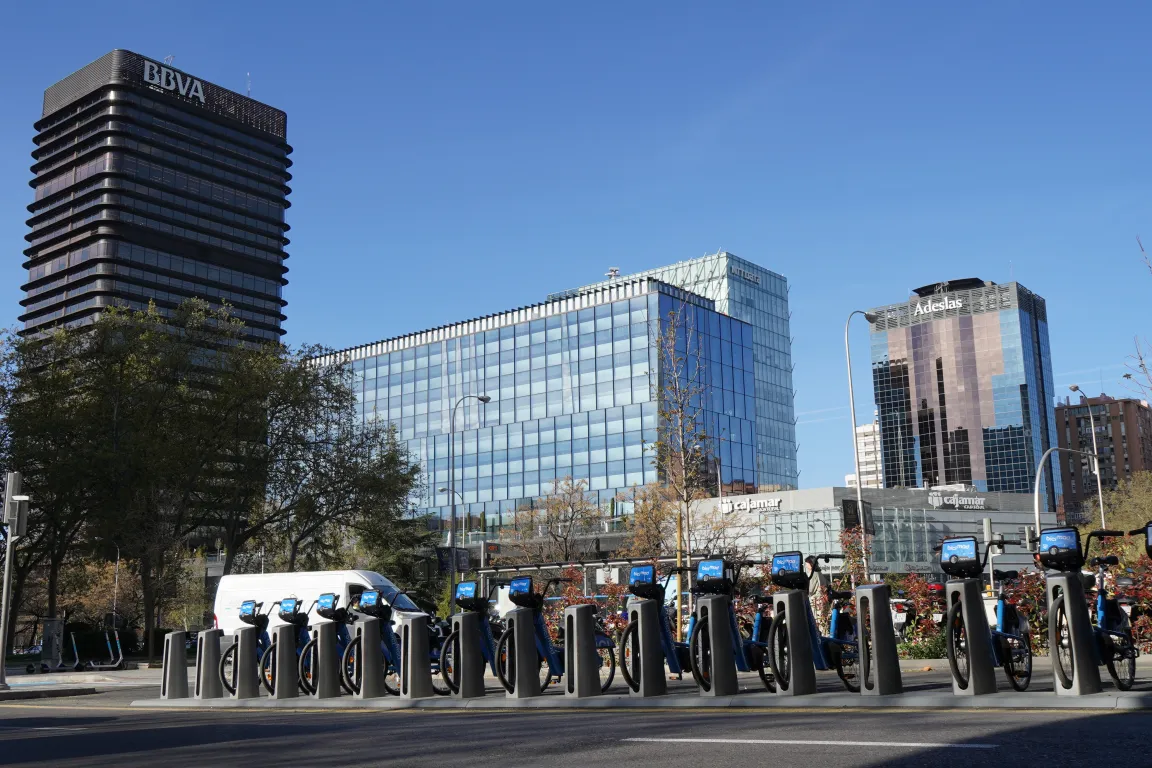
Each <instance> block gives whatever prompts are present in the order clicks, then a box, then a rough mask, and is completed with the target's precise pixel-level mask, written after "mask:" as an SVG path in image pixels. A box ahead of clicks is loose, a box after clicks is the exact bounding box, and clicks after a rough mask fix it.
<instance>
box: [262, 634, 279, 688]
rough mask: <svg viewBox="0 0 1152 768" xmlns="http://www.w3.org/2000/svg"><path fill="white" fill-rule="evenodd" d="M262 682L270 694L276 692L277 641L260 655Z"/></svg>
mask: <svg viewBox="0 0 1152 768" xmlns="http://www.w3.org/2000/svg"><path fill="white" fill-rule="evenodd" d="M260 683H261V684H262V685H263V686H264V690H266V691H268V695H269V696H273V695H275V694H276V643H272V644H271V645H269V646H268V648H267V650H265V651H264V654H263V655H262V656H261V657H260Z"/></svg>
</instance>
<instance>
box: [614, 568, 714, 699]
mask: <svg viewBox="0 0 1152 768" xmlns="http://www.w3.org/2000/svg"><path fill="white" fill-rule="evenodd" d="M679 570H681V571H683V570H687V569H679ZM628 591H629V592H630V593H632V594H633V595H635V596H636V597H639V598H642V599H644V600H653V601H655V602H656V605H657V606H658V611H659V614H660V645H661V647H662V648H663V650H664V661H665V663H666V664H667V665H668V671H669V672H671V673H672V674H674V675H679V676H681V677H683V675H684V670H685V669H688V668H689V667H691V665H692V660H691V655H690V654H689V652H688V643H687V642H680V641H678V640H676V638H675V637H674V636H673V634H672V620H671V618H669V616H668V606H667V605H666V604H665V602H664V600H665V591H666V589H665V585H664V584H661V583H660V582H659V581H658V580H657V579H656V566H654V565H636V566H633V567H632V568H631V569H630V570H629V571H628ZM695 621H696V617H695V616H693V617H692V618H691V619H690V621H689V624H688V636H689V637H691V636H692V627H693V626H694V624H695ZM638 632H639V628H638V627H637V626H636V625H635V624H633V623H632V622H631V621H630V622H628V625H627V626H626V627H624V631H623V632H622V633H621V634H620V674H621V675H622V676H623V677H624V682H625V683H626V684H627V685H628V687H629V688H631V689H632V690H634V691H638V690H640V680H639V674H640V668H639V664H638V663H637V662H638V661H639V658H638V655H637V653H636V647H637V643H639V642H640V639H639V636H638V634H637V633H638Z"/></svg>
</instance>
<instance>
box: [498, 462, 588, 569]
mask: <svg viewBox="0 0 1152 768" xmlns="http://www.w3.org/2000/svg"><path fill="white" fill-rule="evenodd" d="M604 519H605V515H604V511H603V510H602V509H601V508H600V507H599V505H597V504H596V503H595V502H594V501H592V498H591V496H590V495H589V493H588V484H587V482H585V481H584V480H573V479H572V478H571V477H565V478H563V479H561V480H553V481H552V488H551V490H550V491H549V492H548V493H547V494H546V495H545V496H543V497H541V498H540V499H539V500H538V501H537V503H536V504H535V505H533V506H532V507H529V508H522V509H519V510H517V511H516V513H515V525H514V526H513V527H512V528H511V529H506V530H505V531H504V532H503V533H502V534H501V539H502V541H505V542H507V543H508V544H509V546H510V549H512V550H516V551H519V552H520V553H521V555H520V557H521V558H522V559H523V560H524V561H525V562H535V563H560V562H564V563H569V562H575V561H577V560H581V559H583V558H585V557H586V556H587V555H589V554H591V553H592V552H595V551H596V550H597V549H598V548H599V540H600V535H601V534H602V533H603V531H604V526H603V523H604Z"/></svg>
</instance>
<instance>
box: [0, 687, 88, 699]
mask: <svg viewBox="0 0 1152 768" xmlns="http://www.w3.org/2000/svg"><path fill="white" fill-rule="evenodd" d="M94 693H96V689H95V688H32V689H30V690H23V691H22V690H10V691H0V701H20V700H23V699H58V698H62V697H64V696H89V695H91V694H94Z"/></svg>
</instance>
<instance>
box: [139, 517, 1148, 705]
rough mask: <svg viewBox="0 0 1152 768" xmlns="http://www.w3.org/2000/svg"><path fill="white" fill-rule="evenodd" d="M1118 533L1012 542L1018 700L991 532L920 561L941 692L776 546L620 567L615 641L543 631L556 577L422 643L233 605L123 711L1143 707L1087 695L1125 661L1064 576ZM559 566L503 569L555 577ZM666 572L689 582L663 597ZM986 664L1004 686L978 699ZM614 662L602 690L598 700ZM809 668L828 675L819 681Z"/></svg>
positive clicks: (1124, 647)
mask: <svg viewBox="0 0 1152 768" xmlns="http://www.w3.org/2000/svg"><path fill="white" fill-rule="evenodd" d="M1149 528H1150V529H1152V524H1150V526H1149ZM1130 533H1132V534H1141V535H1145V537H1146V539H1145V540H1146V547H1147V549H1148V550H1149V553H1150V555H1152V544H1148V543H1147V542H1148V536H1147V534H1148V533H1152V530H1146V529H1141V530H1139V531H1133V532H1130ZM1118 535H1123V534H1122V532H1117V531H1094V532H1092V534H1090V535H1089V537H1088V539H1087V541H1086V542H1085V544H1084V546H1083V548H1082V547H1081V543H1080V539H1079V534H1078V533H1077V532H1076V530H1075V529H1071V528H1060V529H1048V530H1044V531H1042V532H1041V534H1040V535H1039V536H1038V537H1036V539H1033V540H1032V541H1033V542H1034V543H1036V542H1038V543H1039V550H1040V551H1039V558H1038V559H1039V561H1040V562H1041V564H1042V565H1043V567H1044V568H1046V569H1048V571H1049V572H1048V573H1047V584H1048V586H1047V590H1048V598H1049V600H1050V602H1051V604H1052V614H1051V615H1053V616H1055V617H1056V621H1055V622H1054V626H1053V627H1052V628H1050V632H1051V633H1052V644H1053V648H1056V649H1058V652H1057V653H1054V654H1053V660H1052V664H1053V668H1054V671H1055V672H1056V681H1055V689H1056V690H1055V692H1053V691H1052V690H1051V689H1048V690H1043V691H1040V690H1033V691H1026V690H1025V689H1026V688H1027V687H1028V684H1029V681H1030V679H1031V672H1032V654H1031V645H1030V641H1029V640H1028V637H1029V634H1028V626H1027V623H1026V622H1025V621H1024V619H1023V616H1021V615H1018V614H1017V613H1016V611H1015V609H1014V608H1013V607H1012V606H1011V605H1010V603H1008V601H1007V600H1006V598H1005V596H1004V584H1006V583H1010V582H1011V581H1012V580H1013V579H1015V578H1017V577H1018V574H1017V573H1016V572H1014V571H996V570H992V571H991V574H990V575H991V582H992V585H993V586H995V585H996V584H997V583H999V584H1000V592H999V594H998V598H997V602H996V613H995V621H994V622H993V621H991V620H990V618H989V615H988V613H987V609H986V607H985V602H984V599H983V594H982V592H983V582H982V575H983V574H984V572H985V569H986V567H987V565H988V561H989V559H990V557H991V556H992V555H993V554H994V550H992V547H997V548H999V549H1000V550H1001V551H1002V550H1003V547H1005V546H1007V545H1013V544H1015V545H1021V546H1026V545H1027V542H1020V541H1005V540H1004V539H1003V537H1002V536H1001V537H999V538H997V539H995V540H993V541H989V542H987V544H986V549H985V552H984V554H983V557H982V556H981V552H980V543H979V541H978V540H977V538H976V537H972V536H969V537H957V538H950V539H946V540H944V541H943V542H941V544H940V547H939V550H940V567H941V569H942V570H943V571H944V572H945V573H946V574H947V575H948V576H949V581H948V583H947V585H946V594H947V606H948V607H947V619H946V620H945V631H946V633H947V635H946V643H947V647H948V656H949V659H948V663H949V668H950V672H951V678H952V681H951V682H952V685H951V690H948V689H947V688H943V687H939V688H937V689H935V690H933V689H921V690H906V688H905V683H904V680H903V676H902V673H901V666H900V661H899V659H898V655H897V647H896V642H897V640H896V634H895V631H894V628H893V620H892V607H891V592H890V589H889V587H888V586H887V585H885V584H863V585H859V586H857V587H856V588H855V589H854V590H850V591H838V590H835V589H832V588H830V587H827V586H822V587H819V589H820V590H822V591H823V592H824V593H825V596H826V597H827V600H828V607H829V616H828V626H827V631H828V634H827V635H824V634H821V630H820V628H819V625H818V623H817V621H816V619H815V616H814V614H813V609H812V603H811V601H810V599H809V597H810V595H811V594H812V593H813V591H814V590H812V589H810V584H811V583H812V579H816V578H818V573H817V572H819V571H820V569H821V563H823V564H828V563H830V562H833V561H836V560H839V559H840V558H841V556H840V555H836V554H820V555H815V556H810V557H808V558H805V557H804V555H803V553H801V552H783V553H778V554H776V555H775V556H774V557H773V558H772V560H771V561H769V562H759V561H735V562H733V561H728V560H725V559H724V558H719V557H708V556H694V557H693V558H692V559H691V560H690V561H689V562H692V565H691V566H680V567H676V566H673V565H672V564H671V563H669V562H663V563H661V562H655V563H654V562H652V561H651V560H647V561H639V562H637V561H621V562H620V563H619V565H621V566H626V567H627V570H626V571H625V572H626V573H627V581H626V586H627V589H628V593H629V595H628V598H627V603H626V606H625V610H624V613H623V616H622V618H623V619H625V620H626V624H625V625H624V629H623V630H622V631H620V632H619V635H618V636H617V637H610V636H609V635H608V634H607V632H606V631H605V630H604V628H603V624H602V623H601V619H602V617H601V616H599V615H598V614H599V610H600V609H599V606H597V605H596V604H594V603H593V602H591V601H590V602H588V603H583V604H575V605H568V606H567V607H565V608H563V610H562V611H559V623H560V626H559V627H556V628H553V630H552V631H551V632H550V631H549V627H548V625H547V622H546V613H549V612H551V613H552V615H555V613H556V612H557V611H558V610H559V609H558V608H551V607H550V606H549V601H550V600H551V599H553V598H552V597H551V596H550V594H549V593H550V590H551V588H552V587H553V586H559V585H562V584H564V583H566V582H567V581H568V580H567V579H562V578H548V579H542V578H534V577H533V576H532V575H524V574H517V573H516V569H515V568H509V569H504V570H503V571H501V570H499V569H487V571H485V572H483V573H482V579H481V580H480V581H465V582H461V583H460V584H458V585H457V589H456V591H455V593H454V597H455V601H454V602H455V605H456V608H457V612H456V613H455V614H454V615H453V616H452V617H451V619H450V622H451V628H450V630H449V631H448V633H447V636H446V637H444V639H443V640H442V641H439V642H440V645H439V646H438V647H436V645H435V643H433V642H432V639H433V638H432V637H431V634H430V631H429V627H430V620H429V617H428V616H427V615H426V614H422V613H416V612H393V610H392V608H391V607H390V606H389V605H388V604H387V603H386V602H385V601H384V599H383V597H382V596H381V595H380V594H379V593H378V592H375V591H366V592H364V593H363V594H362V595H361V596H360V598H359V600H358V601H355V602H356V604H355V605H351V606H348V607H337V606H336V596H335V595H321V596H319V597H318V598H317V599H316V600H315V601H314V602H313V603H312V607H313V608H314V609H315V614H316V618H314V619H310V618H309V617H310V615H311V614H312V609H309V610H307V611H306V610H303V604H304V600H302V599H300V598H296V597H291V598H284V599H282V600H280V601H278V603H277V604H274V605H273V606H272V609H270V610H269V613H261V607H262V606H261V605H260V604H256V603H252V602H251V601H249V602H247V603H244V605H243V606H242V607H241V620H242V622H243V623H244V624H246V626H244V627H242V628H240V629H238V630H237V631H236V632H235V636H234V638H231V639H232V642H231V644H229V646H228V650H227V651H225V652H224V653H223V654H222V653H221V646H222V643H224V642H226V639H225V638H223V637H222V633H221V632H220V631H219V630H208V631H206V632H202V633H200V635H199V637H198V638H197V652H196V656H195V669H194V670H193V672H194V674H193V684H192V686H191V687H190V686H189V685H188V672H189V670H188V667H187V661H186V659H187V657H186V654H185V653H184V650H183V649H184V642H185V637H184V634H183V633H179V632H174V633H171V634H170V635H169V636H168V638H167V639H166V643H165V657H164V674H163V686H162V690H161V699H160V700H159V701H157V700H147V701H138V702H134V703H133V705H134V706H171V707H203V706H208V707H273V708H275V707H298V708H343V707H347V708H365V707H367V708H379V709H398V708H413V707H415V708H437V709H440V708H454V707H460V708H468V709H475V708H483V709H517V708H524V707H529V708H583V707H593V708H634V707H669V708H684V707H689V708H701V707H704V708H708V707H729V708H774V707H812V708H870V707H883V708H903V707H912V708H939V709H966V708H1010V709H1017V708H1057V707H1072V708H1084V709H1152V692H1125V691H1126V688H1124V685H1123V681H1124V680H1127V679H1129V678H1127V677H1124V676H1120V677H1117V675H1118V673H1113V677H1114V678H1116V679H1117V680H1118V685H1117V688H1118V689H1119V692H1113V691H1111V690H1109V691H1102V686H1101V682H1100V674H1099V670H1098V668H1099V666H1107V667H1108V668H1109V671H1110V672H1112V671H1113V668H1114V667H1117V668H1118V667H1122V666H1123V668H1124V669H1127V665H1130V666H1131V668H1132V669H1133V670H1134V669H1135V667H1134V664H1135V656H1136V655H1137V653H1136V650H1135V647H1134V646H1133V644H1132V641H1131V632H1130V628H1128V627H1127V625H1126V624H1125V623H1124V622H1121V621H1119V620H1117V619H1115V618H1114V617H1115V615H1116V611H1115V610H1114V608H1115V606H1114V605H1113V604H1114V603H1115V602H1116V601H1115V600H1112V599H1111V598H1109V597H1108V596H1107V594H1106V592H1104V591H1100V592H1099V593H1098V594H1099V597H1098V610H1097V623H1095V624H1094V623H1093V621H1092V616H1091V615H1090V614H1089V609H1088V607H1087V606H1088V604H1087V603H1086V601H1085V599H1084V596H1085V584H1084V580H1085V578H1086V575H1084V574H1081V572H1080V569H1081V568H1082V567H1083V566H1084V565H1085V564H1086V562H1087V563H1090V565H1091V566H1092V567H1094V568H1097V569H1098V577H1099V579H1098V586H1099V585H1102V584H1103V581H1102V577H1101V576H1100V574H1102V573H1103V572H1104V570H1105V569H1106V568H1107V567H1108V566H1109V565H1114V564H1115V563H1114V560H1115V558H1111V559H1110V558H1108V557H1097V558H1094V559H1092V560H1091V561H1088V560H1087V552H1088V549H1089V547H1090V544H1091V541H1092V539H1093V538H1097V539H1102V538H1106V537H1109V536H1118ZM609 564H615V563H613V562H612V561H608V562H606V563H605V565H609ZM569 565H570V564H543V565H539V566H528V567H522V569H523V570H524V571H527V572H528V573H541V572H549V571H551V572H556V571H562V570H564V569H565V567H566V566H569ZM806 565H807V567H806ZM757 566H767V574H766V575H767V576H768V581H769V582H770V586H769V587H766V588H765V590H764V592H765V594H760V595H756V596H751V603H752V605H753V607H754V615H753V617H752V620H751V621H750V622H749V621H748V619H747V616H745V617H744V618H743V619H738V617H737V615H736V611H735V608H734V598H735V597H736V584H737V583H739V581H740V572H741V569H743V568H748V567H757ZM506 576H512V578H504V577H506ZM673 576H675V577H676V580H675V582H673V581H672V577H673ZM662 577H663V578H662ZM682 577H686V580H687V581H688V582H689V583H687V584H681V578H682ZM673 583H675V586H676V588H677V589H680V588H682V587H683V588H684V589H683V592H684V593H687V594H690V595H691V600H692V610H691V613H690V614H689V618H688V622H687V628H686V631H685V632H684V636H683V637H677V633H676V632H675V630H674V628H673V625H674V620H673V618H674V617H673V616H672V615H670V610H669V608H668V605H669V603H670V602H671V599H670V597H671V595H674V594H675V593H674V592H673V591H672V590H669V586H670V585H672V584H673ZM498 591H502V593H503V594H502V598H503V599H506V600H507V601H509V602H510V603H511V604H512V606H514V607H513V608H511V609H510V610H507V611H505V612H504V614H503V616H502V617H501V618H502V626H497V623H498V622H497V620H496V619H495V618H493V617H492V615H491V612H490V607H491V605H492V604H493V603H494V602H496V600H495V599H494V596H495V595H496V593H497V592H498ZM670 593H671V594H670ZM853 607H854V609H855V610H854V612H853V611H852V610H851V609H852V608H853ZM277 608H278V610H277V613H276V614H275V615H276V616H277V617H278V618H279V619H280V621H281V622H282V623H281V624H280V625H278V626H276V627H274V628H273V629H272V631H271V632H269V631H268V618H269V614H270V613H271V610H273V609H277ZM1109 617H1111V618H1109ZM310 621H311V623H309V622H310ZM998 666H999V667H1002V668H1003V670H1004V672H1005V674H1006V675H1007V678H1008V682H1009V684H1010V685H1009V686H1008V689H1000V688H998V683H997V678H998V676H997V674H996V667H998ZM617 668H619V670H620V672H621V678H622V681H621V682H619V683H617V684H616V685H615V686H613V682H614V681H615V672H616V670H617ZM685 672H687V673H690V674H689V675H688V676H686V675H685V674H684V673H685ZM821 672H835V673H836V677H838V678H839V685H834V684H832V682H831V681H835V680H836V678H831V677H825V676H822V675H821V674H820V673H821ZM750 673H756V676H755V677H752V676H751V674H750ZM757 677H758V678H759V681H758V684H757V683H756V678H757ZM492 678H495V683H494V682H493V680H492ZM1129 682H1130V681H1129ZM554 683H558V684H554ZM1129 687H1130V685H1129ZM262 689H263V690H262ZM265 693H266V694H267V695H265Z"/></svg>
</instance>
